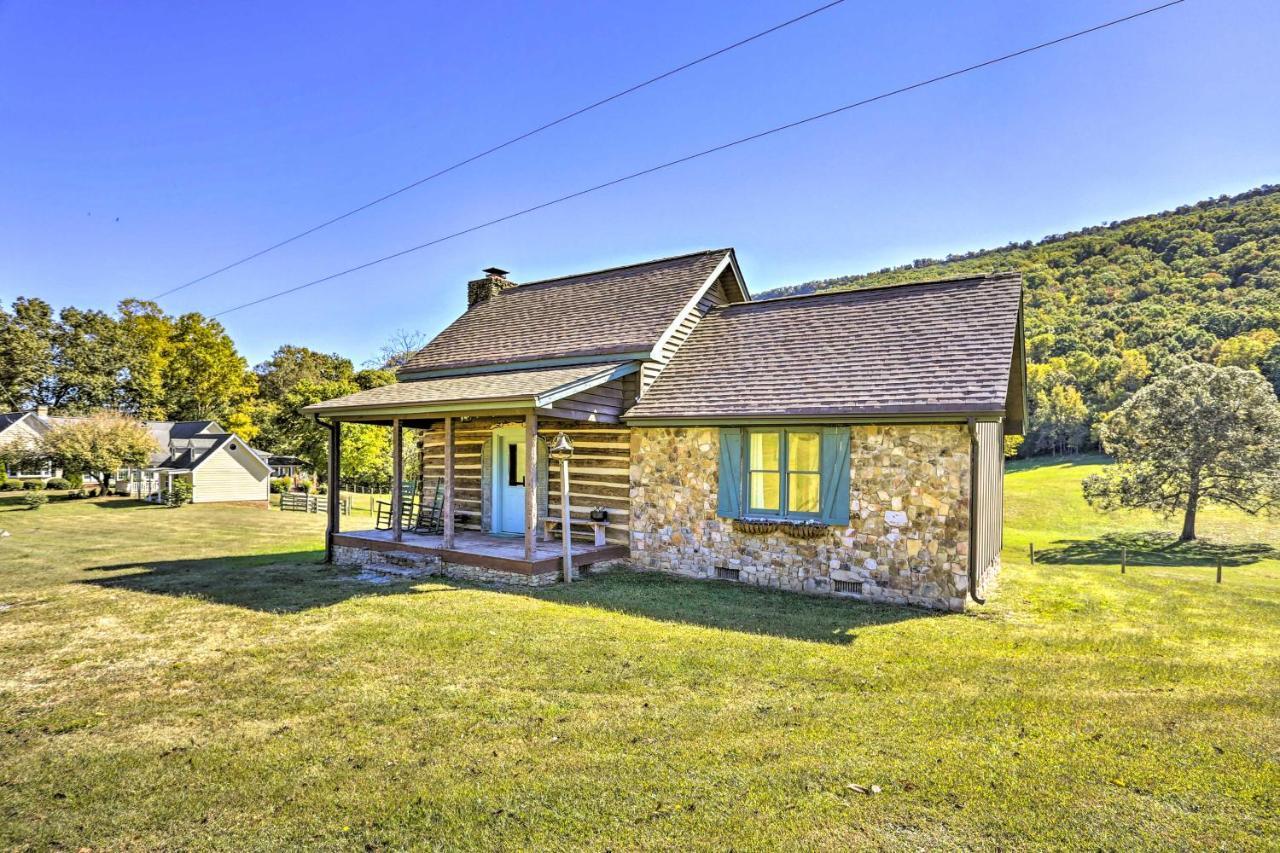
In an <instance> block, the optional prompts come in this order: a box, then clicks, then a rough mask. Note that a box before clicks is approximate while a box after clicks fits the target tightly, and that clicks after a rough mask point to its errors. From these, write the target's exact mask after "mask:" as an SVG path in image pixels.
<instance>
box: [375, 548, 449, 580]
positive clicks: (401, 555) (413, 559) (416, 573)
mask: <svg viewBox="0 0 1280 853" xmlns="http://www.w3.org/2000/svg"><path fill="white" fill-rule="evenodd" d="M361 568H363V569H366V570H367V571H371V572H377V573H378V574H383V575H391V576H393V577H398V578H425V577H430V576H431V575H438V574H441V573H442V568H441V565H440V558H439V557H438V556H436V555H434V554H415V553H413V552H410V551H370V552H369V557H368V559H367V560H366V561H365V562H364V565H363V566H361Z"/></svg>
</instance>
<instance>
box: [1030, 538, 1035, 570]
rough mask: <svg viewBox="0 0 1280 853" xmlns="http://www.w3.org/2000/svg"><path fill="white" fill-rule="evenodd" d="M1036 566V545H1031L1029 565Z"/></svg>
mask: <svg viewBox="0 0 1280 853" xmlns="http://www.w3.org/2000/svg"><path fill="white" fill-rule="evenodd" d="M1035 564H1036V543H1034V542H1032V543H1031V565H1033V566H1034V565H1035Z"/></svg>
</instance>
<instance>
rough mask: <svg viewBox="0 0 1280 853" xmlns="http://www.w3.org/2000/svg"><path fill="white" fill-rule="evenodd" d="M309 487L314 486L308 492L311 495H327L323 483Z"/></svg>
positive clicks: (327, 491)
mask: <svg viewBox="0 0 1280 853" xmlns="http://www.w3.org/2000/svg"><path fill="white" fill-rule="evenodd" d="M310 485H312V486H314V488H313V489H310V490H308V491H310V492H311V494H318V495H327V494H329V487H328V486H326V485H325V484H324V483H321V484H319V485H316V484H315V483H311V484H310Z"/></svg>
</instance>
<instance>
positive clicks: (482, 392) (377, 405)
mask: <svg viewBox="0 0 1280 853" xmlns="http://www.w3.org/2000/svg"><path fill="white" fill-rule="evenodd" d="M624 369H632V370H633V369H634V368H631V367H629V366H628V365H626V364H625V363H624V362H616V363H606V364H599V363H593V364H575V365H570V366H568V367H540V368H534V369H531V370H508V371H498V372H487V373H472V374H468V375H464V376H441V377H437V378H434V379H416V380H412V381H405V382H396V383H394V384H392V385H382V386H379V387H377V388H370V389H368V390H366V391H357V392H356V393H354V394H348V395H347V396H345V397H337V398H335V399H332V400H325V401H323V402H320V403H314V404H312V405H310V406H305V407H304V408H303V409H302V411H303V412H305V413H307V414H313V415H327V414H334V413H336V412H344V411H349V410H352V409H362V410H363V409H368V410H372V411H377V410H380V409H399V408H410V407H414V406H417V407H444V406H449V405H453V404H459V405H466V404H469V405H475V404H478V403H498V402H511V403H512V404H517V403H518V404H534V403H536V402H537V401H538V400H539V398H545V397H547V396H549V395H554V394H555V392H557V391H560V390H563V389H574V390H584V389H585V388H587V387H590V386H591V385H592V384H593V383H598V382H605V381H608V379H610V378H611V377H612V376H614V375H615V374H617V373H618V371H620V370H624Z"/></svg>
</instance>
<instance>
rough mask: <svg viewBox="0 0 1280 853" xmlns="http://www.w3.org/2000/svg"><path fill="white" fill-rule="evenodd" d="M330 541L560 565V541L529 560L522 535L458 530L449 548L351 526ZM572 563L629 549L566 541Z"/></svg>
mask: <svg viewBox="0 0 1280 853" xmlns="http://www.w3.org/2000/svg"><path fill="white" fill-rule="evenodd" d="M333 544H334V545H342V546H345V547H348V548H364V549H367V550H371V551H409V552H411V553H416V554H429V555H436V556H439V557H440V559H441V560H443V561H444V562H446V563H457V564H459V565H463V566H480V567H482V568H486V569H497V570H500V571H504V572H516V573H519V574H526V575H540V574H544V573H557V572H559V571H560V570H561V567H560V547H561V546H560V542H559V541H558V540H557V541H554V542H551V541H548V542H538V543H536V548H535V550H534V555H533V559H532V560H526V559H525V558H524V539H523V538H521V537H516V536H493V535H490V534H487V533H476V532H473V531H458V533H456V534H455V535H454V539H453V548H449V549H446V548H445V547H444V537H443V536H441V535H429V534H423V533H410V532H409V531H405V532H404V534H403V541H400V542H396V541H395V539H394V537H393V535H392V532H391V531H390V530H352V531H346V530H344V531H342V532H341V533H335V534H334V536H333ZM570 554H571V555H572V559H573V565H574V566H575V567H578V568H581V567H583V566H589V565H591V564H592V563H600V562H603V561H605V560H617V559H620V558H624V557H627V556H628V555H629V554H630V551H629V550H628V549H627V547H626V546H625V545H611V544H606V545H599V546H597V545H593V544H592V543H590V542H577V541H575V542H572V543H571V545H570Z"/></svg>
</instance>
